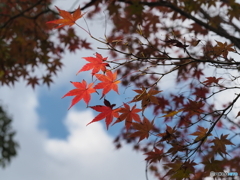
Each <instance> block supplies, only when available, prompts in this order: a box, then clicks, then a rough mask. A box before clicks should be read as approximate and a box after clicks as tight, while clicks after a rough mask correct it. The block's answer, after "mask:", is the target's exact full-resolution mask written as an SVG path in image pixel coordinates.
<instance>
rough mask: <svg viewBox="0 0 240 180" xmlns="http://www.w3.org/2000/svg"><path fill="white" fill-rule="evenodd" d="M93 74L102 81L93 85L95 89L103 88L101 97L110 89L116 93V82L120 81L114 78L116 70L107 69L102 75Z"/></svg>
mask: <svg viewBox="0 0 240 180" xmlns="http://www.w3.org/2000/svg"><path fill="white" fill-rule="evenodd" d="M95 76H96V77H97V78H98V80H100V81H102V82H100V83H98V84H97V85H96V86H95V87H94V88H95V89H103V92H102V97H103V96H104V95H105V94H107V93H108V92H109V91H110V90H111V89H112V90H114V91H115V92H117V93H118V86H117V84H118V83H120V81H117V80H116V78H117V72H115V73H112V71H107V72H106V75H104V74H95ZM118 94H119V93H118ZM102 97H101V98H102Z"/></svg>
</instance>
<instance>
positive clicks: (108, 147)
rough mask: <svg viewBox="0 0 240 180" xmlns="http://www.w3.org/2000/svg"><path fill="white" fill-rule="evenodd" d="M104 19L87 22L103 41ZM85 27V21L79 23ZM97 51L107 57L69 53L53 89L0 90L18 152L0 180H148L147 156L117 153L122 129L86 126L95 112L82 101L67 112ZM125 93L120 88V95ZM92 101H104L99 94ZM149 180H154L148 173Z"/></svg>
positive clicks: (126, 149) (126, 150) (22, 86)
mask: <svg viewBox="0 0 240 180" xmlns="http://www.w3.org/2000/svg"><path fill="white" fill-rule="evenodd" d="M74 2H75V1H73V2H72V3H69V1H67V0H58V1H56V2H55V3H54V4H53V5H57V6H58V7H59V8H60V9H64V10H70V8H71V7H72V5H73V4H74ZM78 5H79V4H76V6H75V7H77V6H78ZM71 10H72V9H71ZM102 17H103V18H102V23H99V22H98V23H95V24H94V23H92V22H89V26H90V30H92V33H93V35H94V36H95V37H104V30H105V29H104V22H105V20H104V14H102ZM100 19H101V18H100ZM100 19H98V21H101V20H100ZM81 23H82V24H84V21H81V20H79V24H81ZM92 25H94V26H92ZM91 27H92V28H91ZM93 27H94V28H93ZM77 32H78V33H79V34H81V37H84V34H85V35H86V38H87V34H86V33H85V32H83V31H82V30H80V29H77ZM95 47H99V44H96V45H95ZM95 52H98V53H101V54H102V55H103V56H104V57H106V56H107V52H105V51H99V50H97V49H94V50H88V51H87V50H79V51H78V52H77V53H75V54H70V53H66V54H65V56H64V58H63V61H62V62H63V63H64V67H63V68H62V70H61V71H60V72H59V73H58V74H57V76H56V77H54V79H53V80H54V84H52V85H51V87H50V88H48V87H47V86H40V87H37V88H35V90H33V89H32V88H31V87H30V86H26V82H25V81H20V82H18V83H16V84H15V85H14V87H7V86H4V87H1V89H0V99H1V103H2V104H3V105H4V106H5V107H6V108H5V109H6V110H7V112H8V114H10V116H11V117H12V119H13V129H15V130H16V131H17V135H16V140H17V141H18V143H19V144H20V148H19V149H18V155H17V157H16V158H13V159H12V161H11V163H10V165H9V166H7V168H6V169H1V168H0V180H16V179H19V180H55V179H57V180H66V179H71V180H79V179H84V180H96V179H97V180H112V179H114V180H146V177H145V166H146V163H145V161H144V158H145V157H144V156H143V155H142V154H139V153H136V152H134V151H133V150H132V146H130V145H125V146H123V148H121V149H120V150H116V149H115V147H114V144H113V140H114V136H115V135H117V134H118V130H119V126H113V127H111V128H110V129H109V130H108V131H107V130H106V127H105V125H104V123H102V122H97V123H92V124H90V125H89V126H86V124H87V123H89V122H90V121H91V120H92V119H93V118H94V117H95V116H96V114H97V113H96V112H94V111H92V110H91V109H89V108H88V109H87V108H86V105H85V103H84V102H80V103H78V104H77V105H75V106H73V107H72V108H71V109H70V110H68V108H69V106H70V103H71V100H72V97H66V98H64V99H62V96H63V95H64V94H66V93H67V92H68V91H69V90H71V89H73V86H72V84H71V83H70V81H82V79H86V80H90V79H91V77H89V76H88V75H87V73H81V74H79V75H78V76H76V72H78V71H79V69H80V68H81V67H82V66H83V65H84V64H85V63H86V61H85V60H84V59H82V57H89V56H93V55H94V53H95ZM40 72H41V71H40ZM40 72H39V73H40ZM169 82H170V81H168V79H164V82H163V83H164V87H162V88H163V89H164V88H165V89H171V87H172V86H173V84H171V83H169ZM122 90H123V89H121V88H120V92H121V91H122ZM108 98H109V99H112V98H114V99H115V101H116V102H120V101H121V98H127V95H126V97H118V96H116V93H115V92H112V93H110V94H109V96H108ZM91 103H93V104H99V103H102V102H100V101H99V100H98V99H97V97H96V96H95V97H94V98H93V99H92V101H91ZM210 179H211V178H208V180H210ZM149 180H154V178H153V177H152V176H151V175H149Z"/></svg>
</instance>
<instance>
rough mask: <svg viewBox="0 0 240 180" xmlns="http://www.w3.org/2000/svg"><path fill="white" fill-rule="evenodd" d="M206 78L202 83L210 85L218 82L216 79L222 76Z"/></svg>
mask: <svg viewBox="0 0 240 180" xmlns="http://www.w3.org/2000/svg"><path fill="white" fill-rule="evenodd" d="M206 78H207V80H206V81H204V82H203V83H204V84H205V85H207V86H209V85H211V84H212V83H215V84H218V81H219V80H220V79H222V78H216V77H206Z"/></svg>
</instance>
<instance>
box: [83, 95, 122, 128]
mask: <svg viewBox="0 0 240 180" xmlns="http://www.w3.org/2000/svg"><path fill="white" fill-rule="evenodd" d="M104 104H105V106H102V105H97V106H92V107H91V108H92V109H94V110H95V111H98V112H101V113H100V114H98V115H97V116H96V117H95V118H94V119H93V120H92V121H91V122H90V123H88V124H87V125H89V124H91V123H93V122H97V121H100V120H102V119H104V118H105V122H106V126H107V129H108V126H109V125H110V124H111V122H112V121H113V118H114V117H115V118H118V117H119V114H118V111H119V108H118V109H113V107H114V106H115V105H116V104H110V102H109V101H108V100H106V99H104Z"/></svg>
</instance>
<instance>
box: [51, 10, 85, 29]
mask: <svg viewBox="0 0 240 180" xmlns="http://www.w3.org/2000/svg"><path fill="white" fill-rule="evenodd" d="M55 7H56V8H57V10H58V11H59V14H60V16H62V17H63V19H57V20H54V21H48V22H47V23H53V24H61V25H59V26H57V27H56V28H60V27H63V26H67V25H68V26H72V25H74V24H75V21H76V20H78V19H80V18H81V17H82V16H83V15H84V14H85V13H83V14H82V12H81V9H80V7H78V9H76V10H75V11H74V13H73V14H72V15H71V14H70V13H69V12H67V11H64V10H61V9H59V8H58V7H57V6H55Z"/></svg>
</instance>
